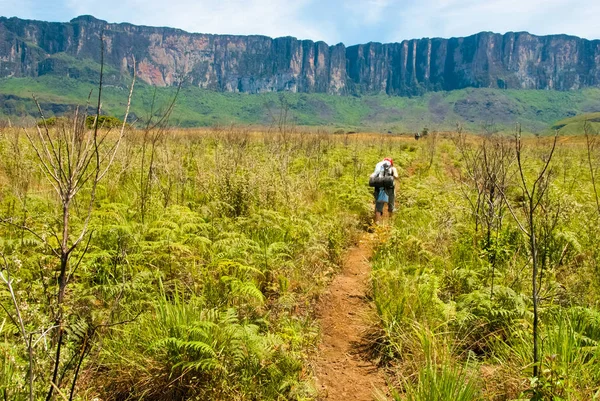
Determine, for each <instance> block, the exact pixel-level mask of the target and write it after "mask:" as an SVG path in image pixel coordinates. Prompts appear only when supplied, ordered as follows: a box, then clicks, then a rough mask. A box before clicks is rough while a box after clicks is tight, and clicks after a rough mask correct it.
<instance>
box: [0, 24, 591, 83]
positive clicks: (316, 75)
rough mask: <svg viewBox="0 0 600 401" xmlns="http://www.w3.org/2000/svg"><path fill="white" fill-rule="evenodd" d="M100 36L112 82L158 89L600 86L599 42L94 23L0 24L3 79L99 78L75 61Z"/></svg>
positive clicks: (93, 53) (89, 56) (94, 57)
mask: <svg viewBox="0 0 600 401" xmlns="http://www.w3.org/2000/svg"><path fill="white" fill-rule="evenodd" d="M102 32H104V36H105V61H106V64H107V66H109V67H111V69H110V71H112V72H111V73H112V74H113V76H111V77H109V78H111V79H113V80H118V79H119V76H121V75H124V74H130V72H131V68H132V63H133V58H134V57H135V60H136V61H137V65H138V75H139V77H140V78H141V79H142V80H143V81H145V82H147V83H150V84H153V85H158V86H168V85H174V84H176V83H177V82H178V81H179V80H180V79H184V82H185V84H186V85H194V86H198V87H202V88H207V89H212V90H215V91H223V92H248V93H260V92H273V91H292V92H306V93H330V94H366V93H369V94H372V93H387V94H390V95H417V94H421V93H424V92H427V91H439V90H447V91H448V90H453V89H461V88H467V87H490V88H523V89H556V90H573V89H579V88H584V87H592V86H594V87H599V86H600V41H599V40H594V41H590V40H586V39H580V38H577V37H573V36H566V35H555V36H534V35H531V34H529V33H526V32H519V33H512V32H511V33H507V34H504V35H500V34H494V33H490V32H482V33H479V34H476V35H473V36H469V37H465V38H451V39H440V38H434V39H419V40H408V41H403V42H402V43H389V44H381V43H368V44H364V45H356V46H350V47H345V46H344V45H343V44H337V45H334V46H330V45H327V44H326V43H324V42H312V41H310V40H298V39H295V38H292V37H283V38H276V39H271V38H268V37H264V36H232V35H209V34H192V33H187V32H184V31H181V30H177V29H172V28H157V27H145V26H135V25H131V24H111V23H107V22H105V21H101V20H98V19H95V18H93V17H90V16H82V17H78V18H75V19H73V20H72V21H71V22H69V23H50V22H41V21H28V20H21V19H18V18H10V19H7V18H0V77H8V76H15V77H23V76H31V77H35V76H39V75H44V74H58V75H62V76H69V77H73V78H78V79H94V77H95V76H96V74H95V73H94V72H93V69H92V68H89V67H86V65H85V63H84V64H81V63H79V62H74V61H85V60H87V61H90V60H91V61H94V62H95V63H98V62H99V60H100V41H99V38H100V35H101V33H102Z"/></svg>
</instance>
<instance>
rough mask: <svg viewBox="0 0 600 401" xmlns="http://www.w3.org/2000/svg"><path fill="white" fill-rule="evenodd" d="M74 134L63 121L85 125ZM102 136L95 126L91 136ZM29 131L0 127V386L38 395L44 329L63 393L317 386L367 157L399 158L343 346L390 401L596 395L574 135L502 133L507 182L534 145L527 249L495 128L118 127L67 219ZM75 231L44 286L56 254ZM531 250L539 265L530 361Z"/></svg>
mask: <svg viewBox="0 0 600 401" xmlns="http://www.w3.org/2000/svg"><path fill="white" fill-rule="evenodd" d="M72 126H73V125H67V126H63V127H60V126H59V127H55V128H53V130H54V129H56V131H51V132H50V136H49V137H47V138H46V139H45V140H49V139H50V140H51V139H53V140H57V139H58V138H59V137H60V135H61V134H60V133H61V132H63V133H64V132H68V130H69V129H71V127H72ZM58 128H60V129H58ZM61 130H62V131H61ZM32 132H33V131H32ZM85 132H86V134H84V135H83V134H82V135H80V136H78V137H76V138H81V140H82V141H83V140H84V139H85V138H93V136H89V135H91V134H92V132H93V131H85ZM102 135H104V134H102ZM117 138H118V135H117V134H116V133H108V136H107V137H106V139H105V141H106V142H102V146H105V147H103V148H102V149H105V151H108V150H110V149H113V146H112V144H114V143H115V141H116V140H117ZM41 141H42V139H41V138H37V139H36V138H35V137H32V139H31V140H28V139H27V138H26V137H25V135H24V134H23V131H22V130H19V129H8V128H4V129H2V130H0V156H1V157H0V180H1V183H2V185H1V187H0V188H1V190H0V219H1V222H2V224H0V251H1V252H2V255H3V258H2V262H1V263H2V268H1V273H2V277H1V278H2V280H3V281H2V282H1V283H0V288H1V290H0V303H1V304H2V310H1V311H0V323H1V324H0V339H1V340H0V371H1V372H2V375H0V395H2V396H3V397H4V398H5V399H11V400H21V399H23V400H25V399H29V394H30V393H31V394H33V397H34V399H40V398H43V397H46V396H47V394H48V391H49V389H50V388H54V387H53V386H52V385H51V384H50V382H52V381H53V379H52V374H51V372H52V371H53V366H55V364H56V363H57V360H56V351H57V348H58V347H59V344H61V346H62V351H61V353H60V358H59V359H58V366H59V369H58V372H59V375H58V376H57V380H55V382H56V387H57V388H59V389H60V390H61V392H63V393H64V394H67V395H70V394H71V393H72V394H73V397H74V398H73V399H78V400H92V399H96V398H100V399H104V400H125V399H141V400H167V399H169V400H184V399H215V400H256V399H260V400H281V399H291V400H314V399H318V396H319V395H318V392H317V390H316V388H315V386H314V380H313V376H312V372H311V370H310V359H311V356H312V355H314V353H315V352H317V346H316V345H317V343H318V338H319V325H318V321H317V320H316V319H315V315H314V310H313V309H314V303H315V299H317V298H318V297H319V295H320V294H321V293H322V292H323V290H324V288H325V287H326V286H327V283H328V282H329V280H330V279H331V277H332V276H333V275H334V274H336V271H337V270H338V268H339V263H340V260H341V255H342V254H343V252H344V249H345V248H346V247H347V246H348V245H350V244H351V243H352V241H353V238H355V235H356V234H357V233H358V232H360V231H361V230H364V229H366V228H368V227H369V224H370V219H371V213H372V205H371V202H372V194H371V191H370V189H369V187H368V186H367V185H366V181H367V177H368V174H369V173H370V172H371V169H372V166H373V165H374V164H375V163H376V162H377V161H378V160H380V159H381V158H382V157H385V156H392V157H393V158H394V160H395V161H396V164H397V166H398V167H399V168H400V171H401V180H400V184H399V188H398V204H397V207H398V211H397V213H396V215H395V217H394V220H393V221H391V222H390V224H389V225H388V226H383V227H379V228H377V229H376V233H377V234H376V235H378V241H377V242H376V247H375V251H374V256H373V259H372V265H373V272H372V290H371V291H372V293H371V297H372V300H373V303H374V305H375V309H376V311H377V316H378V319H377V320H376V321H375V322H372V326H371V327H370V329H369V331H368V333H367V335H366V337H365V342H366V345H367V349H368V350H369V352H370V353H369V357H370V358H372V359H373V360H374V361H376V362H377V363H378V364H379V365H380V366H381V369H382V370H384V371H385V373H386V375H387V377H388V382H389V385H390V388H391V390H390V391H391V394H392V396H393V397H394V399H396V400H431V399H436V400H509V399H531V400H540V399H544V400H546V399H564V400H587V399H592V398H593V397H594V396H595V394H598V391H599V388H600V359H599V355H600V354H599V352H600V351H599V349H598V342H599V341H600V311H599V310H598V302H599V301H600V299H599V297H598V294H599V293H600V292H599V290H600V280H598V277H600V276H599V274H598V266H599V260H600V259H599V258H600V256H599V255H600V254H599V253H598V236H597V232H598V230H597V226H598V222H599V219H600V214H599V212H598V207H597V199H598V198H597V196H598V194H597V193H596V191H595V189H594V185H593V182H592V175H591V171H593V172H594V174H596V173H597V170H596V169H597V166H598V163H597V161H598V160H600V154H598V152H597V150H598V149H597V147H592V148H591V149H592V153H590V154H589V158H590V159H591V160H592V164H591V166H592V169H594V170H590V165H589V164H588V162H587V160H588V153H587V146H586V141H585V138H583V137H581V136H579V137H561V138H559V140H558V145H557V149H556V151H555V153H554V154H553V155H552V158H549V149H550V148H551V146H552V140H551V138H529V139H527V140H525V141H524V142H523V148H522V154H521V157H522V168H523V177H524V179H525V182H526V183H527V184H528V185H532V183H533V182H534V181H533V179H534V178H535V177H536V176H537V174H538V173H539V171H541V169H542V167H543V166H544V163H545V161H548V160H550V165H549V168H548V169H547V170H546V172H547V175H544V177H543V179H542V182H543V185H544V186H543V188H544V190H543V192H542V194H543V196H541V197H539V198H536V201H537V202H539V205H541V207H540V208H538V209H536V210H535V211H534V213H533V214H532V219H533V220H532V221H533V222H534V232H535V234H536V236H537V237H536V238H537V245H536V247H535V248H531V246H530V244H531V242H530V241H529V239H530V237H529V236H528V234H527V229H526V228H525V229H521V228H520V227H522V226H523V225H524V227H527V223H526V222H527V218H528V216H529V215H528V209H527V204H526V202H524V200H525V199H526V192H525V190H524V187H523V186H522V180H521V178H520V173H519V170H518V169H517V163H516V160H515V154H514V149H515V142H514V140H511V139H510V138H507V137H495V136H493V137H485V138H483V137H478V136H474V135H465V134H459V133H453V134H448V135H445V136H441V135H438V134H430V135H428V136H427V137H426V138H423V139H422V140H420V141H418V142H417V141H414V140H413V139H408V138H402V137H394V136H390V135H329V134H326V133H314V132H313V133H305V132H300V131H295V130H293V129H291V127H281V129H274V130H273V131H272V132H270V133H260V132H252V131H251V130H249V129H246V128H242V127H231V128H228V129H216V130H204V131H189V130H167V129H159V130H150V131H139V130H133V129H132V130H130V131H127V132H126V134H125V136H124V138H123V142H122V143H121V144H120V147H119V151H118V152H117V153H116V155H115V158H114V161H113V163H112V165H111V166H110V169H109V170H108V172H107V175H106V176H105V177H104V178H102V180H100V181H99V185H98V186H97V188H96V191H95V192H94V193H92V192H91V190H92V187H91V185H92V184H91V181H87V182H86V183H84V184H83V186H82V187H81V190H80V191H79V192H78V193H77V195H76V197H75V198H74V201H73V203H72V205H71V206H70V209H69V215H68V221H69V222H70V225H69V226H70V231H68V232H70V233H71V234H68V233H67V234H65V231H64V230H63V229H64V224H65V220H64V216H65V215H64V209H63V208H61V199H63V196H64V195H61V193H60V192H57V191H56V190H55V188H53V186H52V184H51V183H52V175H51V171H50V172H49V171H46V174H44V172H43V171H44V170H43V168H44V167H43V165H42V164H40V157H42V159H41V160H47V159H43V158H44V157H52V156H51V153H50V154H49V155H46V156H44V153H40V156H39V157H38V156H37V155H36V153H35V148H34V146H35V147H37V148H38V149H42V148H41V146H43V142H41ZM490 141H491V142H490ZM46 143H47V142H46ZM62 143H63V145H61V146H63V147H62V148H57V149H58V150H57V151H58V152H61V151H65V149H66V148H64V146H66V145H65V143H66V142H62ZM82 143H84V142H82ZM55 144H57V145H58V144H59V142H55ZM60 149H62V150H60ZM90 149H93V148H90ZM483 149H485V152H486V155H487V156H486V159H485V160H488V161H487V162H486V161H485V160H484V159H483V158H482V155H483V153H482V152H483ZM498 149H503V150H504V151H503V152H501V153H494V152H496V151H497V150H498ZM72 154H73V153H71V155H72ZM91 154H92V155H93V154H94V153H91ZM102 154H103V155H107V154H109V153H102ZM494 155H496V156H494ZM500 156H502V157H500ZM68 157H69V156H68V155H67V153H64V154H63V157H62V158H61V160H62V161H63V162H64V160H66V159H68ZM71 157H73V156H71ZM498 157H500V159H498ZM98 160H99V162H100V163H101V164H102V163H107V159H106V158H105V157H102V158H100V159H98ZM491 160H496V162H498V163H500V164H499V165H495V164H494V165H493V166H499V167H501V168H500V169H499V170H494V171H497V172H499V171H503V174H504V175H503V177H504V178H503V179H502V180H498V181H495V182H496V184H495V185H493V186H490V185H488V184H489V179H490V177H491V176H490V175H489V173H484V172H485V171H488V172H489V171H491V170H489V169H490V168H492V167H491V166H492V164H486V163H491ZM90 163H91V166H93V165H94V164H93V163H94V162H93V159H92V161H91V162H90ZM486 166H487V167H486ZM67 171H68V170H65V174H67ZM91 171H94V170H93V169H92V170H91ZM486 174H488V175H486ZM486 177H487V179H488V181H485V180H486ZM480 180H483V181H480ZM485 183H487V184H485ZM529 188H530V189H531V187H529ZM539 188H540V187H538V189H539ZM494 194H495V195H494ZM92 196H93V198H92ZM90 200H91V201H92V202H91V204H90V203H89V202H90ZM88 205H91V209H90V208H89V206H88ZM90 210H91V219H90V220H89V225H88V226H86V219H87V216H88V213H90ZM519 224H521V226H520V225H519ZM86 227H87V229H86ZM80 232H85V233H86V235H85V241H82V242H81V243H80V244H79V245H78V246H76V247H75V248H74V250H73V252H72V254H71V255H70V256H69V259H68V263H67V264H66V267H67V271H68V277H69V279H68V281H67V284H66V290H65V292H64V295H63V298H62V300H59V299H60V297H57V294H59V293H60V288H61V279H60V274H59V273H60V270H61V259H60V258H59V257H58V256H57V253H56V252H57V249H60V247H61V244H62V240H63V239H64V238H65V235H68V241H67V242H68V243H69V244H72V243H73V241H74V240H75V238H77V235H78V233H80ZM533 252H535V254H536V255H537V257H538V258H537V260H538V263H540V264H541V267H540V269H541V270H540V271H541V273H538V275H537V276H536V277H535V278H534V281H535V282H536V284H537V285H538V287H537V293H536V299H535V300H536V302H537V303H536V305H537V312H536V313H537V317H538V319H539V322H538V330H539V334H538V335H539V342H540V348H539V350H538V358H537V362H535V363H534V361H533V348H532V347H533V326H534V307H533V296H532V255H533ZM59 254H60V253H59ZM59 254H58V255H59ZM57 321H59V322H60V325H57V324H56V322H57ZM61 328H62V329H61ZM61 332H62V333H64V335H63V336H62V337H60V336H59V335H60V333H61ZM59 338H61V339H60V340H59ZM535 367H537V368H538V369H537V372H535V370H534V369H535ZM30 372H32V375H30ZM31 377H33V378H34V379H35V380H33V382H32V383H31V384H30V382H29V379H30V378H31ZM52 397H54V398H55V399H58V395H57V394H56V392H55V393H54V395H53V396H52Z"/></svg>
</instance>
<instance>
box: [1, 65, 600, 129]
mask: <svg viewBox="0 0 600 401" xmlns="http://www.w3.org/2000/svg"><path fill="white" fill-rule="evenodd" d="M109 82H110V83H111V84H109V85H106V86H105V87H104V96H103V98H104V101H103V109H104V111H105V112H106V113H107V114H110V115H115V116H120V115H121V114H122V113H123V111H124V108H125V104H126V100H127V99H126V98H127V87H126V83H119V82H116V81H109ZM95 89H96V85H95V84H94V83H93V82H91V81H90V80H88V81H85V80H76V79H71V78H65V77H58V76H52V75H45V76H41V77H39V78H5V79H0V118H4V119H5V118H7V117H9V118H10V119H11V121H12V122H13V123H15V121H17V122H19V121H27V119H29V120H30V121H31V120H32V117H33V118H37V110H36V106H35V104H34V103H33V101H32V100H31V95H32V94H35V95H36V97H37V98H38V99H39V100H40V102H41V103H42V108H43V109H44V111H45V112H46V114H47V115H48V116H52V115H60V114H62V113H65V112H66V111H68V110H69V109H72V108H73V107H74V106H75V105H85V103H86V100H87V99H88V95H89V93H90V91H93V90H95ZM175 93H176V89H175V88H154V87H151V86H148V85H145V84H141V83H140V84H137V86H136V89H135V94H134V99H133V101H132V111H133V114H134V116H135V117H136V118H137V119H140V120H144V119H145V118H147V117H148V113H149V112H150V110H151V104H152V99H153V98H155V104H156V105H159V106H162V107H163V108H164V107H166V105H167V104H168V103H169V101H170V99H172V97H173V96H174V95H175ZM282 107H287V108H288V109H289V110H288V111H289V112H288V115H289V116H290V119H291V122H293V123H294V124H297V125H303V126H328V127H330V128H331V129H358V130H366V129H368V130H376V131H384V132H386V131H392V132H412V131H416V130H419V129H421V128H423V127H425V126H427V127H429V128H430V129H440V130H443V129H451V128H453V127H455V126H456V123H460V124H462V125H464V126H465V127H467V128H468V129H470V130H475V131H477V130H482V129H483V128H482V127H483V126H489V125H492V126H494V127H495V128H497V129H510V128H511V127H512V126H514V124H515V123H516V122H519V123H521V125H522V126H523V129H524V130H525V131H530V132H542V133H543V132H545V131H546V130H548V127H549V126H551V125H552V124H554V123H555V122H556V121H559V120H563V119H565V118H568V117H572V116H576V115H579V114H581V113H586V112H596V111H600V89H585V90H579V91H572V92H557V91H538V90H535V91H534V90H500V89H486V88H480V89H473V88H471V89H463V90H457V91H452V92H435V93H428V94H425V95H423V96H420V97H412V98H409V97H395V96H387V95H369V96H332V95H325V94H304V93H265V94H259V95H251V94H240V93H218V92H212V91H208V90H204V89H199V88H196V87H185V88H183V89H182V90H181V93H180V94H179V98H178V100H177V106H176V108H175V112H174V113H173V116H172V119H171V122H172V124H174V125H178V126H182V127H197V126H212V125H216V124H221V125H223V124H225V125H227V124H257V125H269V124H271V123H272V122H273V120H274V119H278V117H279V115H280V113H281V109H282ZM160 112H161V110H160V107H159V109H158V113H160Z"/></svg>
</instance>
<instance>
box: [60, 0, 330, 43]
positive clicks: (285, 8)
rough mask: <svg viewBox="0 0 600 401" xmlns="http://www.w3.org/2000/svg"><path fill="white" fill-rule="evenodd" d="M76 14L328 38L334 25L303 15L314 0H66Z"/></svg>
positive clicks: (213, 29) (202, 29) (216, 30)
mask: <svg viewBox="0 0 600 401" xmlns="http://www.w3.org/2000/svg"><path fill="white" fill-rule="evenodd" d="M67 1H68V5H69V7H70V8H71V10H73V13H74V14H76V15H79V14H92V15H94V16H96V17H98V18H102V19H106V20H108V21H111V22H115V21H127V22H132V23H135V24H144V25H153V26H171V27H177V28H181V29H184V30H186V31H190V32H203V33H230V34H245V35H248V34H260V35H267V36H273V37H276V36H296V37H299V38H307V39H315V40H319V39H327V38H328V37H329V36H331V35H332V32H333V29H332V28H333V26H331V27H326V26H325V27H323V26H320V27H318V26H314V25H313V24H311V23H310V21H304V20H303V18H302V15H303V9H304V8H305V7H307V6H308V5H309V4H310V3H311V2H312V1H313V0H296V1H288V0H245V1H244V0H221V1H212V0H199V1H198V0H177V1H165V0H128V1H123V0H121V1H119V0H106V1H103V2H98V1H97V0H67Z"/></svg>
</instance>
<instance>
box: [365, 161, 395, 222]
mask: <svg viewBox="0 0 600 401" xmlns="http://www.w3.org/2000/svg"><path fill="white" fill-rule="evenodd" d="M397 179H398V170H397V169H396V167H394V161H393V160H392V159H391V158H389V157H386V158H385V159H383V160H382V161H380V162H379V163H377V165H376V166H375V171H374V172H373V174H371V176H370V177H369V185H370V186H372V187H374V190H373V196H374V197H375V222H376V223H377V222H378V221H379V220H381V216H382V215H383V206H384V204H385V203H387V204H388V213H389V215H390V217H391V216H392V213H394V210H395V206H394V205H395V201H396V194H395V189H396V187H395V181H396V180H397Z"/></svg>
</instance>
